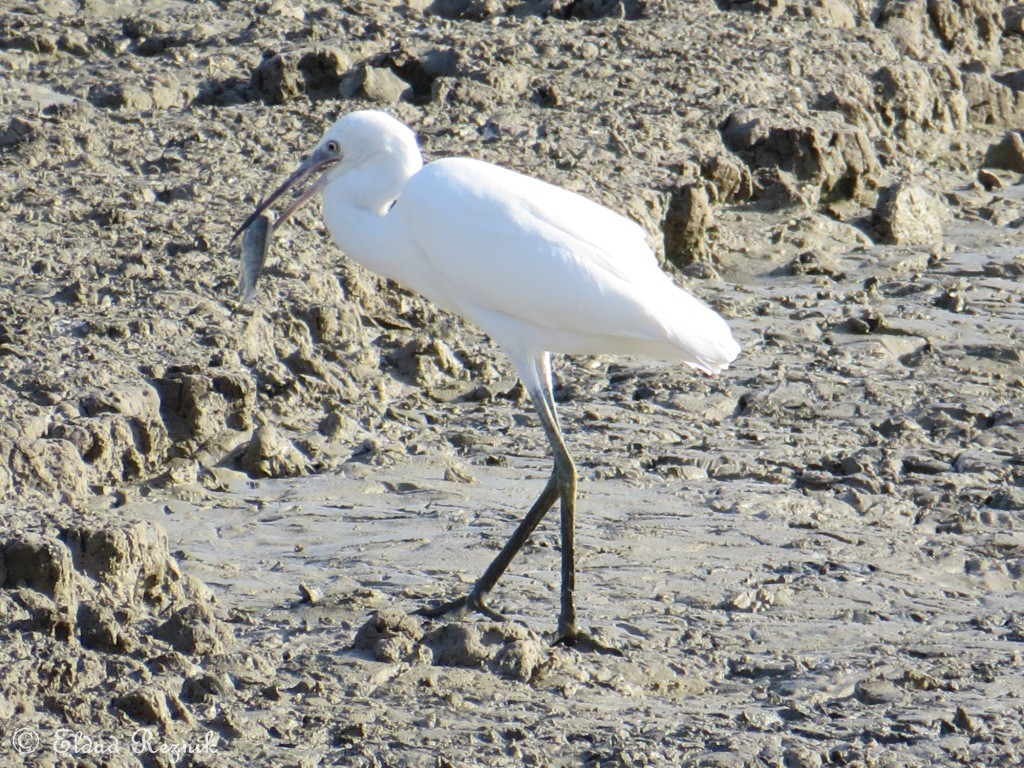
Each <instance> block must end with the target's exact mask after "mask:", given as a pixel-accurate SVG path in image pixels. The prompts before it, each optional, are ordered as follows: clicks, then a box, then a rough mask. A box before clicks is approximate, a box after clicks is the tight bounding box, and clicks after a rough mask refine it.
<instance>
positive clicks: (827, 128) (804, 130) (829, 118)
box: [719, 110, 879, 203]
mask: <svg viewBox="0 0 1024 768" xmlns="http://www.w3.org/2000/svg"><path fill="white" fill-rule="evenodd" d="M719 130H720V131H721V134H722V140H723V141H724V143H725V146H726V147H727V148H728V149H729V150H730V151H732V152H735V153H736V154H738V155H739V156H740V157H742V158H743V159H744V160H745V161H746V163H747V165H748V166H750V167H751V168H752V169H762V168H764V169H777V170H779V171H783V172H785V173H790V174H792V175H793V176H794V177H795V178H796V179H797V180H799V181H801V182H809V183H810V184H812V185H813V186H814V187H816V188H817V192H816V195H815V196H816V197H820V198H821V199H822V200H836V199H844V198H852V197H856V196H857V195H858V194H859V193H860V192H861V190H862V189H863V188H865V187H867V186H870V185H871V184H872V183H873V182H874V180H875V176H876V175H877V173H878V171H879V164H878V160H877V158H876V157H875V152H874V148H873V147H872V145H871V141H870V140H869V139H868V137H867V134H866V133H865V132H864V131H863V130H862V129H860V128H855V127H852V126H849V125H847V124H845V123H844V122H843V121H842V118H841V117H840V116H839V115H838V114H833V113H828V112H825V113H816V114H815V115H814V116H800V117H794V118H780V117H777V116H775V115H772V114H768V113H766V112H761V111H759V110H741V111H739V112H734V113H732V114H730V115H729V117H728V118H726V120H725V121H724V122H723V123H722V125H721V126H720V128H719ZM811 202H814V203H816V202H818V201H817V200H814V201H811Z"/></svg>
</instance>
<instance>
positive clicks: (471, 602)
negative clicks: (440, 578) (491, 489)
mask: <svg viewBox="0 0 1024 768" xmlns="http://www.w3.org/2000/svg"><path fill="white" fill-rule="evenodd" d="M557 498H558V488H557V485H556V481H555V475H554V474H552V475H551V477H550V478H549V479H548V483H547V485H545V486H544V490H543V491H542V492H541V494H540V498H538V499H537V501H535V502H534V504H533V506H532V507H531V508H530V511H529V512H527V513H526V517H524V518H523V520H522V522H520V523H519V527H518V528H516V530H515V532H514V533H513V534H512V536H511V537H510V538H509V540H508V541H507V542H505V546H504V547H502V548H501V552H499V553H498V556H497V557H495V558H494V560H493V562H492V563H491V564H490V565H489V566H487V570H486V571H484V575H483V576H481V577H480V579H479V581H477V583H476V584H475V585H474V586H473V589H472V591H470V593H469V594H468V595H466V596H465V597H460V598H458V599H457V600H452V601H451V602H448V603H444V604H442V605H439V606H437V607H436V608H421V609H420V610H418V611H416V613H418V614H420V615H423V616H442V615H444V614H446V613H450V612H451V611H462V610H468V611H476V612H478V613H483V614H485V615H487V616H490V617H491V618H492V619H497V620H499V621H500V620H503V619H504V617H503V616H502V615H501V614H500V613H498V612H497V611H495V610H492V609H491V608H489V607H488V606H487V605H486V604H485V603H484V600H485V598H486V597H487V595H489V594H490V592H491V590H492V589H494V585H495V584H497V583H498V579H500V578H501V577H502V574H504V573H505V571H506V570H507V569H508V566H509V564H510V563H511V562H512V558H514V557H515V556H516V554H517V553H518V552H519V550H520V549H522V548H523V545H524V544H526V541H527V539H529V538H530V535H531V534H532V533H533V532H534V531H535V530H536V528H537V526H538V525H539V524H540V521H541V520H542V519H543V517H544V515H545V514H547V511H548V510H549V509H551V506H552V505H553V504H554V503H555V499H557Z"/></svg>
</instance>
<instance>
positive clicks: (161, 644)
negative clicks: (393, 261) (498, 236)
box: [0, 0, 1024, 768]
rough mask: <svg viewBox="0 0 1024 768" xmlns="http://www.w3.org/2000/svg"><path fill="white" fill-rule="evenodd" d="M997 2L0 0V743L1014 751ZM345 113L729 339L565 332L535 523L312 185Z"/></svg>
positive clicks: (485, 415)
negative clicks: (470, 169)
mask: <svg viewBox="0 0 1024 768" xmlns="http://www.w3.org/2000/svg"><path fill="white" fill-rule="evenodd" d="M1022 32H1024V5H1014V4H1010V3H1002V2H997V0H928V2H925V0H909V1H906V0H903V1H898V0H879V1H877V2H876V1H875V0H750V1H749V2H739V1H738V0H737V1H734V0H719V1H718V2H711V0H700V1H697V2H685V3H683V2H678V3H669V2H641V1H640V0H614V2H613V1H612V0H575V1H573V2H561V1H560V0H554V1H553V2H552V1H551V0H539V1H538V2H531V1H530V0H527V1H526V2H523V3H521V4H516V3H514V2H509V3H505V2H503V0H436V1H435V2H434V3H432V4H429V3H424V2H423V1H422V0H415V1H414V3H412V4H409V5H401V4H396V5H392V4H389V3H380V2H352V3H346V4H334V3H325V2H314V1H311V2H306V3H298V2H288V0H274V2H266V3H260V4H256V5H255V6H253V5H251V4H249V3H243V2H230V1H229V0H224V1H222V2H188V3H186V2H173V0H171V1H168V2H119V0H109V2H108V1H107V0H84V1H83V2H70V0H66V1H64V2H60V1H58V2H51V3H45V4H38V3H35V2H17V0H6V2H4V3H2V14H0V107H2V109H0V214H2V215H0V242H2V246H0V248H2V250H0V253H2V259H0V269H2V277H0V296H2V305H3V307H4V311H3V312H2V313H0V382H2V386H0V408H2V409H3V413H4V417H3V419H2V420H0V496H2V498H3V501H2V520H3V522H2V527H0V585H2V587H3V589H0V636H2V649H0V757H2V760H3V763H4V764H5V765H19V764H24V765H33V766H34V765H40V766H44V765H46V766H49V765H83V766H92V765H97V766H98V765H104V766H105V765H115V766H134V765H140V764H141V765H147V766H149V765H157V766H169V765H182V766H233V765H240V764H250V765H274V766H284V765H295V766H312V765H320V764H324V765H346V766H349V765H351V766H449V765H451V766H474V765H487V766H505V765H508V766H518V765H535V766H577V765H593V766H670V765H688V766H786V768H795V767H801V768H803V767H813V766H908V765H909V766H914V765H921V766H924V765H929V766H938V765H964V766H978V765H1017V764H1019V762H1020V755H1021V753H1022V751H1024V725H1022V723H1024V699H1022V698H1021V696H1022V692H1024V672H1022V669H1024V667H1022V661H1024V660H1022V658H1021V654H1022V650H1024V645H1022V643H1024V623H1022V611H1024V598H1022V596H1021V588H1022V585H1024V518H1022V512H1024V448H1022V440H1024V438H1022V434H1024V408H1022V397H1024V358H1022V352H1021V346H1022V341H1024V287H1022V280H1024V257H1022V245H1024V243H1022V239H1021V228H1022V226H1024V187H1022V186H1021V174H1022V173H1024V139H1022V136H1021V134H1020V133H1019V132H1018V131H1017V130H1016V129H1018V128H1019V127H1020V126H1021V125H1024V36H1022ZM366 107H373V108H379V109H386V110H389V111H391V112H392V113H393V114H395V115H397V116H398V117H400V118H401V119H403V120H405V121H406V122H408V123H409V124H410V125H411V126H412V127H413V128H414V129H415V130H416V131H417V132H418V134H419V136H420V138H421V142H422V145H423V148H424V152H425V154H426V155H427V157H428V159H429V158H436V157H443V156H447V155H453V154H465V155H470V156H474V157H480V158H484V159H487V160H491V161H494V162H499V163H502V164H504V165H507V166H509V167H512V168H515V169H517V170H520V171H524V172H527V173H530V174H533V175H535V176H539V177H542V178H544V179H547V180H550V181H553V182H555V183H558V184H561V185H563V186H566V187H569V188H571V189H575V190H578V191H581V192H584V193H586V194H588V195H590V196H591V197H593V198H595V199H597V200H600V201H601V202H603V203H605V204H607V205H610V206H612V207H613V208H615V209H617V210H619V211H621V212H623V213H625V214H627V215H629V216H631V217H633V218H634V219H636V220H637V221H638V222H640V223H641V224H642V225H643V226H645V228H646V229H647V230H648V231H649V233H650V234H651V239H652V244H653V246H654V247H655V248H656V250H657V251H658V253H659V255H660V256H661V257H662V258H664V259H665V264H666V268H667V269H668V270H670V271H672V272H673V274H674V275H675V276H676V277H677V279H678V280H679V281H680V282H682V283H685V284H686V285H688V286H689V287H690V289H691V290H693V291H694V292H695V293H697V294H698V295H700V296H701V297H702V298H704V299H705V300H706V301H708V302H709V303H711V304H712V305H713V306H715V307H716V308H717V309H718V310H719V311H720V312H721V313H722V314H723V315H725V316H726V317H727V318H728V319H729V321H730V323H731V325H732V326H733V328H734V329H735V333H736V336H737V338H738V339H739V340H740V342H741V344H742V345H743V348H744V351H743V354H742V356H741V357H740V358H739V360H737V362H736V364H735V365H734V366H733V367H732V368H731V369H730V370H729V371H728V372H727V373H726V374H725V375H723V376H720V377H718V378H714V379H711V378H706V377H698V376H695V375H693V374H691V373H689V372H687V371H685V370H682V369H679V368H673V367H670V366H666V365H663V364H652V363H650V362H647V361H639V360H637V361H632V360H622V359H612V358H607V359H605V358H597V359H584V358H579V359H576V358H573V359H562V360H560V361H558V363H557V366H556V377H557V380H558V391H557V397H558V400H559V403H560V408H561V411H562V414H563V420H564V422H565V424H566V425H567V432H568V439H569V444H570V447H571V450H572V451H573V454H574V455H575V457H576V458H577V463H578V465H579V468H580V476H581V499H580V505H579V506H580V515H579V518H580V519H579V540H580V550H581V552H580V556H581V563H580V565H581V570H580V574H579V585H580V587H579V597H578V600H579V606H580V610H581V615H582V621H583V623H584V625H586V626H587V627H589V628H591V630H592V631H593V632H594V633H595V634H596V635H597V636H598V637H599V638H601V639H602V640H603V641H604V642H606V643H608V644H609V645H612V646H615V647H617V648H619V649H620V650H621V656H610V655H602V654H596V653H586V652H579V651H577V650H574V649H567V648H560V647H559V648H552V647H550V646H549V645H548V643H547V642H546V640H545V637H544V634H545V633H546V632H550V631H551V630H553V628H554V623H555V612H556V610H557V585H558V570H557V569H558V554H557V549H558V538H557V535H556V534H557V526H556V525H555V524H554V523H553V522H548V523H546V524H545V525H543V526H542V527H541V529H540V530H539V531H538V533H537V535H536V536H535V537H534V539H533V541H532V542H531V544H530V545H529V547H528V548H527V550H525V551H524V553H523V554H522V555H521V557H520V558H519V559H518V560H517V561H516V562H515V563H514V564H513V567H512V569H511V570H510V572H509V573H508V574H507V575H506V577H505V579H504V580H503V581H502V582H501V583H500V585H499V588H498V590H497V592H496V594H495V598H494V602H495V605H496V606H497V607H500V608H501V609H502V610H503V611H505V612H506V614H507V615H508V616H509V617H510V620H509V621H508V622H506V623H504V624H495V623H493V622H490V621H487V620H484V619H481V618H476V617H470V618H467V619H465V620H452V619H443V620H434V621H425V620H421V619H419V618H417V617H414V616H412V615H411V613H412V611H414V610H415V609H416V608H417V607H418V606H420V605H423V604H424V603H428V602H431V601H433V600H438V599H446V598H451V597H454V596H456V595H458V594H460V593H462V592H464V591H465V590H466V589H468V587H469V586H470V585H471V584H472V582H473V580H474V579H475V578H476V577H477V576H478V575H479V574H480V573H481V572H482V570H483V568H484V567H485V566H486V564H487V562H488V560H489V558H490V557H492V556H493V555H494V553H495V552H496V550H497V548H498V547H499V546H500V545H501V543H502V542H503V540H504V538H505V537H506V536H507V534H508V532H509V531H510V530H511V529H512V527H513V526H514V525H515V523H516V521H517V519H518V516H519V515H520V514H521V513H522V511H523V509H524V508H525V507H526V505H528V504H529V502H530V501H532V498H533V496H534V495H535V494H537V493H538V492H539V490H540V488H541V487H542V485H543V480H544V478H545V476H546V474H547V472H548V461H549V460H548V458H547V450H546V446H545V443H544V439H543V436H542V434H541V431H540V430H539V428H538V425H537V423H536V419H535V417H534V416H533V414H532V412H531V410H530V407H529V404H528V400H527V398H526V397H525V395H524V393H523V391H522V388H521V387H520V386H518V385H517V383H516V380H515V378H514V376H513V373H512V371H511V370H510V367H509V366H508V364H507V362H506V361H505V360H504V358H503V357H502V355H501V353H500V352H499V351H498V350H496V349H495V348H493V347H492V346H491V345H490V344H489V343H488V341H487V339H486V338H484V337H483V336H481V334H480V333H479V332H478V331H477V330H476V329H474V328H472V327H469V326H467V325H465V324H464V323H462V322H461V321H460V320H459V319H458V318H454V317H452V316H449V315H447V314H444V313H441V312H439V311H437V310H435V309H434V308H432V307H431V306H430V305H429V304H427V303H425V302H424V301H422V300H421V299H419V298H418V297H416V296H415V295H412V294H409V293H406V292H404V291H402V290H400V289H398V288H397V287H395V286H389V285H387V284H386V283H385V281H383V280H381V279H379V278H377V277H375V276H373V275H371V274H369V273H367V272H365V271H364V270H362V269H361V268H359V267H358V266H355V265H353V264H352V263H351V262H349V261H347V260H346V259H345V257H344V255H343V254H341V253H339V252H338V251H337V249H335V248H334V247H333V246H332V245H331V244H330V243H329V240H328V237H327V235H326V232H325V231H324V229H323V227H322V225H321V224H320V222H319V219H318V215H317V212H316V211H315V210H310V211H309V212H306V213H304V214H302V215H300V216H299V217H298V218H297V220H296V223H295V224H293V225H291V226H289V227H287V228H285V229H283V230H282V231H281V232H280V233H279V236H278V237H277V239H276V240H275V242H274V245H273V254H272V256H271V260H270V262H269V269H268V271H267V274H266V275H265V276H264V278H263V280H262V282H261V283H260V286H259V290H258V296H257V300H256V302H255V303H254V305H252V306H249V307H241V306H239V305H238V304H237V302H236V301H235V297H236V295H237V294H236V290H237V254H236V253H235V252H234V251H233V250H232V249H231V248H230V247H228V244H227V241H228V238H229V237H230V234H231V232H232V231H233V229H234V227H235V226H236V225H237V224H238V223H239V222H240V221H241V219H242V218H243V217H244V216H245V215H246V214H247V213H248V212H249V211H250V210H251V209H252V207H253V205H254V203H255V202H256V200H257V199H258V198H259V197H260V196H261V195H262V193H263V192H264V191H265V190H267V189H268V188H269V187H270V186H271V185H273V184H276V183H277V182H278V181H279V180H280V179H281V178H282V177H283V176H284V174H286V173H287V172H289V171H290V170H291V169H292V168H293V167H294V166H295V164H296V163H297V162H298V161H299V160H300V159H301V157H302V156H303V154H304V153H305V152H306V151H308V149H309V148H310V147H311V146H312V145H313V143H314V142H315V141H316V140H317V138H318V137H319V135H320V134H321V133H322V131H323V130H324V128H325V127H326V126H327V125H328V124H329V122H330V121H331V120H333V119H334V118H335V117H337V116H338V115H340V114H343V113H345V112H347V111H349V110H353V109H357V108H366Z"/></svg>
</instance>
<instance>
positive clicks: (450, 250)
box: [394, 159, 724, 351]
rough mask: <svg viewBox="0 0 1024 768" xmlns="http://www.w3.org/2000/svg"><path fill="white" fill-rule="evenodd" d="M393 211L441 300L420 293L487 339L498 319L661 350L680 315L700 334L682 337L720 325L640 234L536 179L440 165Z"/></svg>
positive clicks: (466, 164) (418, 179)
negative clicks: (651, 344) (657, 345)
mask: <svg viewBox="0 0 1024 768" xmlns="http://www.w3.org/2000/svg"><path fill="white" fill-rule="evenodd" d="M394 213H396V214H398V215H400V216H402V217H403V218H404V220H405V221H406V223H407V225H408V227H409V229H410V233H411V235H412V239H413V241H414V242H415V247H416V249H417V252H418V255H419V257H421V258H422V259H423V261H424V265H423V269H424V271H429V273H430V275H431V277H432V279H433V280H434V281H436V285H437V288H436V291H437V292H438V295H436V296H428V297H429V298H432V299H434V300H436V301H438V302H439V303H441V304H442V305H444V306H448V307H452V308H456V309H457V310H458V311H460V312H461V313H462V314H464V315H466V316H467V317H469V318H470V319H472V320H474V321H476V322H477V323H478V324H480V325H481V327H483V329H484V330H485V331H486V332H488V333H489V334H491V335H492V336H498V335H500V334H501V332H502V331H503V328H502V327H498V326H499V325H501V323H500V320H498V318H501V317H505V318H510V319H515V320H518V321H519V328H520V331H521V330H522V328H523V324H529V327H531V328H534V329H536V333H535V334H534V336H542V335H543V334H544V332H548V337H549V338H556V337H557V338H560V339H564V338H566V336H567V335H570V334H571V335H573V336H574V337H577V338H578V337H584V336H586V337H588V338H593V339H597V340H601V339H606V340H607V339H612V340H614V339H624V338H632V339H649V340H655V341H658V342H664V343H665V344H666V345H667V344H669V343H672V344H675V343H678V340H677V339H675V338H674V335H675V336H680V332H679V330H678V329H679V328H681V327H682V326H683V325H689V323H687V322H686V320H687V317H688V316H690V317H692V318H693V319H694V323H693V325H695V326H696V327H695V328H694V330H693V331H692V332H691V331H689V330H687V331H686V333H693V334H697V335H699V334H700V333H701V332H702V331H701V326H702V325H703V326H705V327H708V326H707V322H706V321H707V320H708V316H714V318H715V319H717V320H718V323H719V324H721V325H723V326H724V323H722V321H721V320H720V318H717V315H715V314H714V313H713V312H712V311H711V310H710V309H708V308H707V307H706V306H704V305H703V304H701V303H700V302H699V301H698V300H697V299H695V298H694V297H692V296H690V295H689V294H688V293H686V292H685V291H683V290H681V289H679V288H677V287H676V286H675V285H674V284H673V283H672V281H671V280H670V279H669V278H668V276H667V275H665V274H664V273H663V272H662V271H661V269H660V268H659V267H658V265H657V261H656V259H655V257H654V254H653V253H652V252H651V249H650V248H649V247H648V245H647V243H646V239H645V237H644V232H643V230H642V229H641V228H640V227H639V226H637V225H636V224H633V223H632V222H630V221H628V220H626V219H624V218H623V217H621V216H619V215H618V214H615V213H613V212H612V211H610V210H608V209H606V208H604V207H602V206H599V205H597V204H596V203H593V202H591V201H589V200H587V199H586V198H583V197H581V196H579V195H576V194H574V193H572V192H568V191H566V190H563V189H560V188H558V187H554V186H552V185H550V184H546V183H544V182H540V181H538V180H536V179H531V178H529V177H526V176H522V175H520V174H517V173H514V172H512V171H508V170H506V169H502V168H498V167H497V166H493V165H489V164H486V163H481V162H478V161H472V160H462V159H459V160H443V161H438V162H435V163H432V164H430V165H428V166H426V167H425V168H424V169H423V170H422V171H420V173H418V174H417V175H416V176H414V177H413V178H412V179H411V180H410V181H409V183H408V184H407V186H406V188H405V190H404V191H403V194H402V197H401V198H400V199H399V201H398V203H397V204H396V207H395V211H394ZM510 325H511V323H510ZM673 328H676V330H675V331H673ZM717 330H718V329H717V326H716V332H717ZM673 334H674V335H673ZM680 338H682V337H681V336H680ZM502 341H503V342H505V343H507V339H502ZM685 341H686V340H685V338H684V339H682V342H683V343H685ZM601 346H602V344H601V343H599V342H596V343H595V344H594V347H595V349H597V348H600V347H601ZM607 346H608V347H609V348H608V351H616V349H619V348H621V347H622V345H621V344H619V345H616V344H614V343H611V344H608V345H607ZM554 351H566V350H557V349H556V350H554Z"/></svg>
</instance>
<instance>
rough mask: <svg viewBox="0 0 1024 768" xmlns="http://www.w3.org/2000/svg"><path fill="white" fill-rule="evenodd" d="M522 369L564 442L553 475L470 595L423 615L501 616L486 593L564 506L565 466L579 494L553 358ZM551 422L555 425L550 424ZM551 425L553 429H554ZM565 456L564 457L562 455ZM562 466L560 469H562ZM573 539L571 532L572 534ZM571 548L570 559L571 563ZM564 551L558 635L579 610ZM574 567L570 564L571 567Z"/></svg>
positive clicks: (545, 420)
mask: <svg viewBox="0 0 1024 768" xmlns="http://www.w3.org/2000/svg"><path fill="white" fill-rule="evenodd" d="M517 367H518V368H519V370H520V375H521V376H522V378H523V380H524V383H525V384H526V390H527V392H528V393H529V394H530V399H531V400H532V401H533V405H534V408H536V410H537V413H538V415H539V416H540V420H541V424H542V425H544V431H545V434H547V436H548V440H549V441H550V440H551V436H552V435H556V436H557V442H558V444H559V445H560V446H561V447H560V448H559V449H556V450H555V467H554V469H553V471H552V473H551V477H549V478H548V482H547V484H546V485H545V486H544V490H543V491H541V494H540V497H539V498H538V499H537V501H535V502H534V504H533V506H532V507H530V511H529V512H527V513H526V517H524V518H523V519H522V521H521V522H520V523H519V525H518V526H517V527H516V530H515V531H514V532H513V533H512V535H511V536H510V537H509V539H508V541H507V542H505V546H503V547H502V548H501V551H500V552H499V553H498V555H497V557H495V558H494V560H493V561H492V562H491V564H490V565H489V566H487V570H486V571H484V574H483V576H481V577H480V579H479V580H478V581H477V582H476V584H475V585H474V586H473V589H472V590H471V591H470V593H469V594H468V595H465V596H464V597H460V598H457V599H456V600H452V601H450V602H447V603H442V604H441V605H439V606H436V607H431V608H421V609H420V610H418V611H417V613H418V614H420V615H423V616H433V617H436V616H442V615H444V614H447V613H452V612H465V611H475V612H477V613H482V614H484V615H486V616H490V617H491V618H493V619H498V620H502V619H503V618H504V617H503V616H502V615H501V614H500V613H498V612H497V611H495V610H493V609H492V608H490V607H488V606H487V604H486V602H485V600H486V598H487V596H488V595H489V594H490V593H491V590H493V589H494V586H495V584H497V583H498V580H499V579H500V578H501V577H502V575H503V574H504V573H505V571H506V570H508V567H509V565H510V564H511V563H512V560H513V559H514V558H515V556H516V555H517V554H518V553H519V551H520V550H521V549H522V548H523V546H524V545H525V544H526V542H527V540H528V539H529V538H530V536H531V535H532V534H533V532H534V531H535V530H536V529H537V526H538V525H540V521H541V520H543V519H544V515H546V514H547V513H548V510H549V509H551V507H552V506H553V505H554V503H555V501H556V500H557V499H561V500H562V505H563V507H564V506H565V498H566V493H565V488H564V486H565V482H564V477H565V475H566V467H567V468H568V473H569V476H570V477H571V485H572V501H571V504H575V496H576V490H575V489H576V468H575V467H574V466H573V463H572V459H571V458H569V453H568V451H566V449H565V443H564V441H562V438H561V430H560V429H559V425H558V415H557V413H556V412H555V398H554V395H553V394H552V391H551V361H550V356H549V355H548V354H546V353H545V354H544V355H542V356H541V357H540V358H539V359H537V360H531V361H530V364H529V365H526V366H517ZM549 425H552V426H551V427H549ZM552 427H553V430H554V431H552ZM560 456H561V457H562V458H561V459H560V458H559V457H560ZM560 467H561V469H560ZM562 536H563V542H564V537H565V520H564V515H563V530H562ZM570 539H571V536H570ZM571 555H572V553H571V552H570V563H571ZM565 563H566V561H565V554H564V550H563V558H562V585H563V588H562V618H561V619H560V620H559V636H561V635H562V629H563V622H562V619H564V618H565V617H566V615H568V616H569V617H571V619H572V622H573V625H575V617H576V610H575V607H573V605H572V586H573V583H574V580H575V579H574V577H573V578H572V579H570V582H569V589H570V591H569V596H568V604H569V606H570V610H569V612H568V614H566V611H565V605H566V596H565V595H566V592H565V585H566V582H565V573H566V570H565ZM570 569H571V568H570Z"/></svg>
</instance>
